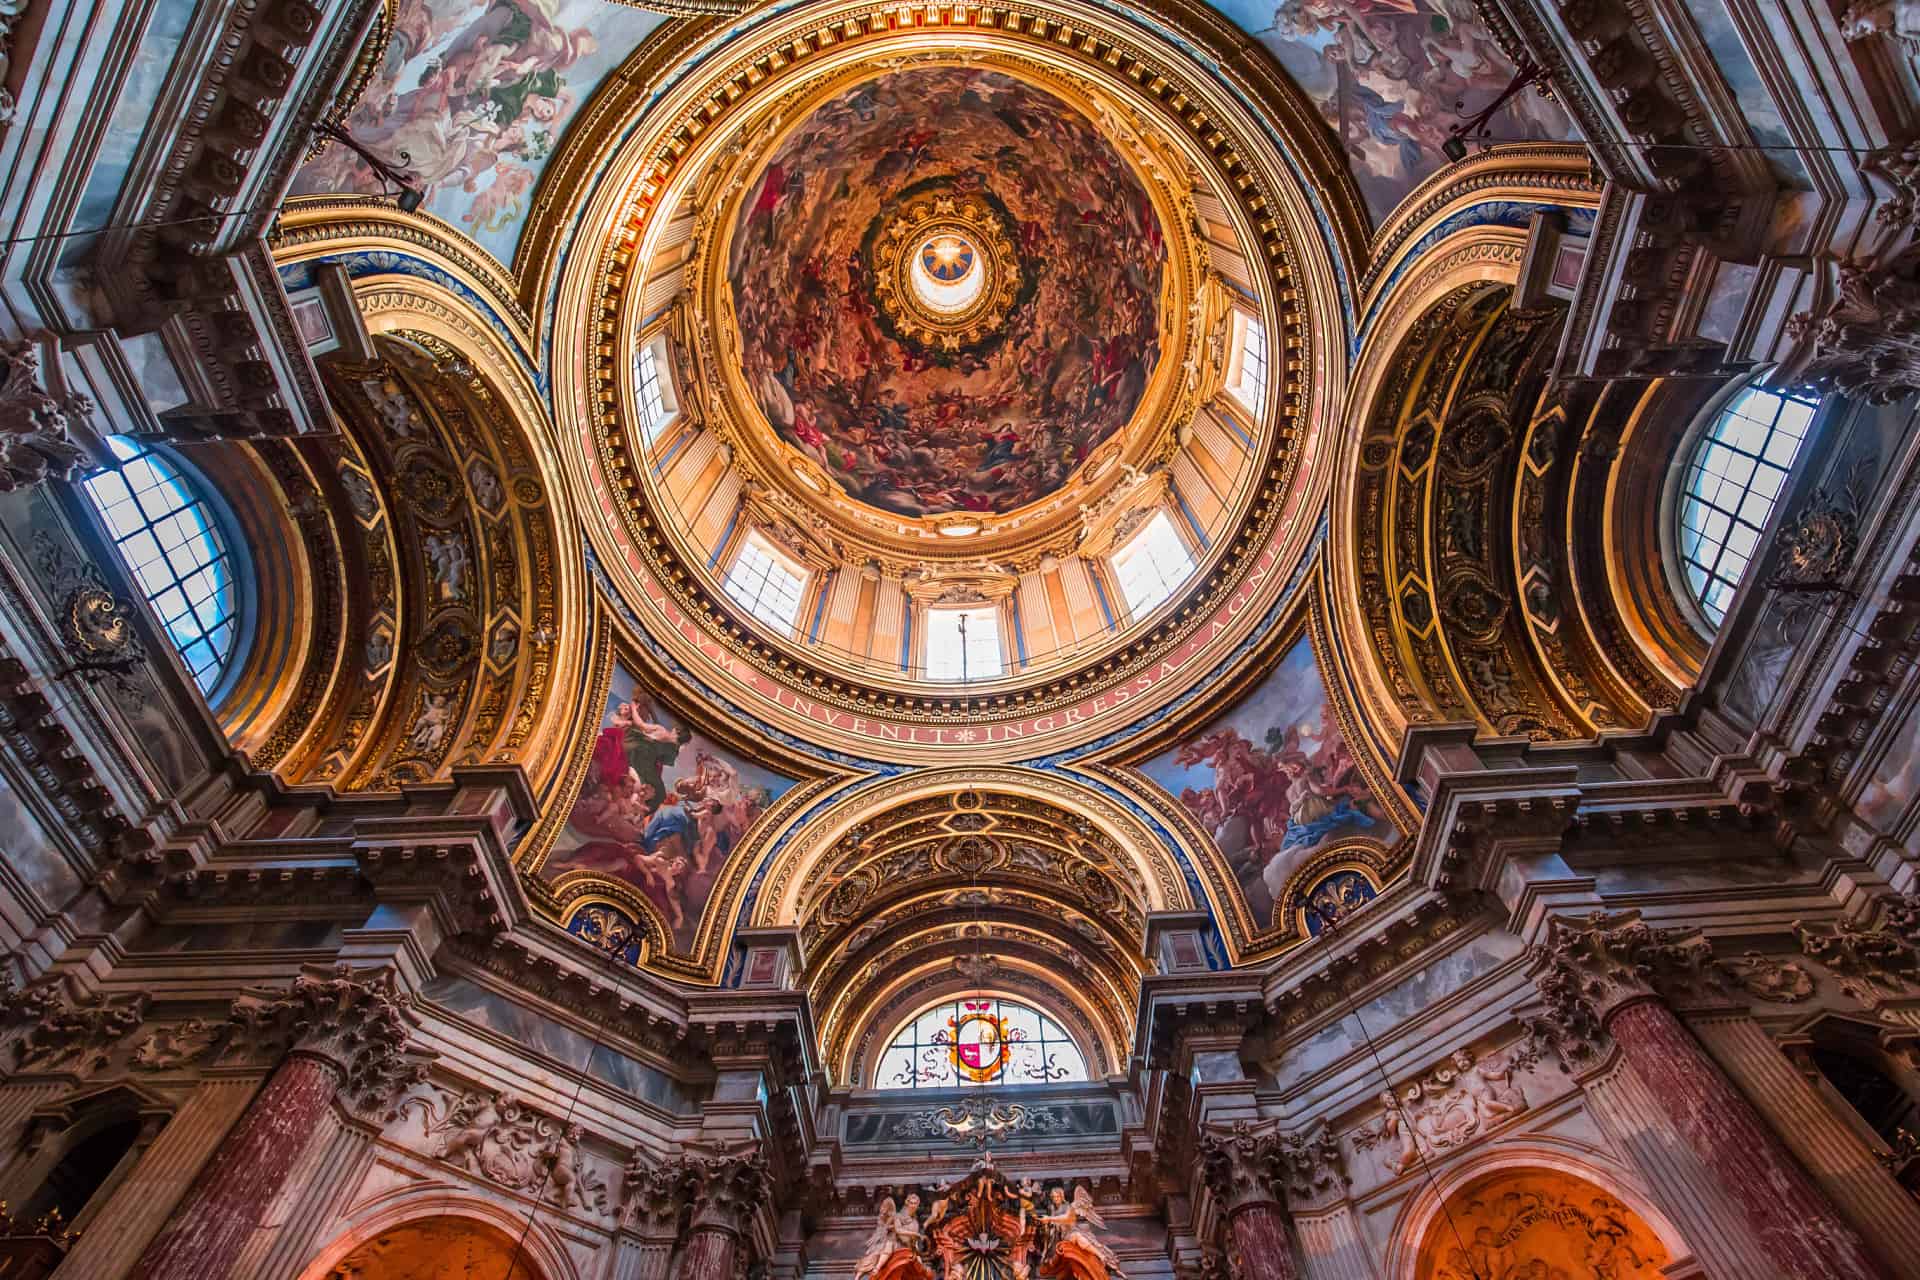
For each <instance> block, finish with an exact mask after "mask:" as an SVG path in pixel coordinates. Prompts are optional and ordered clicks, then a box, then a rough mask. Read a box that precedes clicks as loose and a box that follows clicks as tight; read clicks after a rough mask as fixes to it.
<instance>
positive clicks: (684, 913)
mask: <svg viewBox="0 0 1920 1280" xmlns="http://www.w3.org/2000/svg"><path fill="white" fill-rule="evenodd" d="M612 701H613V705H612V709H611V710H610V711H609V712H608V715H607V718H606V723H605V724H604V725H603V726H602V727H601V730H600V732H599V734H598V736H596V737H595V739H594V743H593V751H592V755H591V758H590V759H589V761H588V767H587V778H586V781H585V783H584V784H583V785H582V787H581V791H580V798H579V799H578V800H576V801H575V802H574V806H573V809H572V811H571V812H570V813H569V814H568V817H567V836H568V841H567V847H565V848H560V847H556V852H555V854H554V855H553V857H552V858H551V859H550V860H549V863H548V866H547V868H546V874H548V875H550V876H551V875H558V874H563V873H566V872H571V871H577V870H588V871H598V872H601V873H603V874H606V875H610V876H613V877H615V878H617V879H620V880H623V881H625V882H626V883H628V884H630V885H632V886H633V887H634V888H636V889H638V890H640V892H641V893H642V894H644V895H645V896H646V897H647V899H648V900H649V901H651V902H652V903H653V904H654V906H656V907H657V908H658V909H659V911H660V915H661V917H662V918H663V919H664V920H665V921H666V922H667V925H668V927H669V928H670V929H671V930H672V932H673V935H674V937H675V938H676V939H679V940H682V941H684V940H685V939H686V937H687V936H688V934H689V933H690V931H691V930H692V928H693V927H694V926H695V925H697V924H698V922H699V908H700V906H702V905H703V904H704V903H705V901H706V897H707V895H708V893H709V892H711V889H712V885H713V882H714V880H715V879H716V878H717V877H718V875H719V873H720V871H721V868H722V867H723V865H724V864H725V862H726V859H727V855H728V854H729V853H731V852H732V851H733V848H734V846H735V845H736V844H738V843H739V841H740V839H741V837H742V836H744V835H745V834H746V832H747V829H748V828H749V827H751V826H752V825H753V822H754V820H755V819H756V818H758V817H759V816H760V814H761V812H762V811H764V810H765V808H766V806H767V804H768V803H769V801H770V799H771V796H770V794H769V792H768V790H767V789H766V787H764V786H755V785H749V784H748V783H747V782H745V781H744V780H743V779H742V778H741V776H740V771H739V768H738V767H737V766H736V765H735V764H733V763H732V762H731V761H729V760H727V759H725V758H723V757H722V756H721V755H720V754H719V753H717V752H716V751H713V750H710V749H709V748H708V747H707V746H706V745H705V744H704V743H702V742H697V741H695V740H694V737H693V734H692V732H691V731H690V730H689V729H688V728H687V727H686V726H685V725H682V724H678V723H677V722H674V721H672V720H671V719H670V718H668V717H667V716H665V715H663V714H662V713H661V712H660V711H659V710H658V709H657V708H656V707H655V706H654V704H653V703H652V701H651V700H650V699H648V698H647V697H645V696H644V694H641V693H638V692H636V693H635V695H634V696H632V697H629V698H616V699H614V700H612Z"/></svg>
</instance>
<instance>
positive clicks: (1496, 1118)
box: [1354, 1046, 1539, 1174]
mask: <svg viewBox="0 0 1920 1280" xmlns="http://www.w3.org/2000/svg"><path fill="white" fill-rule="evenodd" d="M1538 1060H1539V1059H1538V1056H1537V1055H1536V1053H1535V1051H1534V1050H1533V1049H1532V1048H1531V1047H1528V1046H1516V1047H1514V1048H1512V1049H1509V1050H1508V1051H1507V1052H1505V1053H1501V1054H1495V1055H1494V1056H1492V1057H1490V1058H1485V1059H1479V1060H1476V1059H1475V1058H1474V1056H1473V1054H1472V1053H1470V1052H1468V1051H1467V1050H1465V1049H1458V1050H1455V1051H1454V1052H1453V1053H1452V1054H1450V1055H1449V1056H1448V1057H1447V1059H1446V1061H1444V1062H1442V1063H1441V1064H1440V1065H1439V1066H1437V1067H1435V1068H1434V1069H1433V1070H1432V1071H1431V1072H1430V1073H1428V1075H1427V1077H1426V1078H1425V1079H1423V1080H1415V1081H1413V1082H1412V1083H1411V1084H1409V1085H1407V1086H1406V1088H1405V1089H1404V1090H1402V1091H1401V1092H1400V1094H1399V1095H1398V1097H1396V1096H1395V1095H1394V1094H1393V1092H1392V1091H1391V1090H1388V1091H1383V1092H1382V1093H1381V1094H1380V1095H1379V1103H1380V1106H1381V1107H1382V1109H1383V1110H1382V1113H1381V1116H1380V1118H1379V1119H1378V1120H1377V1121H1375V1122H1374V1123H1373V1125H1372V1126H1371V1127H1369V1128H1365V1129H1362V1130H1360V1131H1359V1132H1358V1133H1357V1134H1356V1135H1355V1139H1354V1145H1355V1146H1356V1147H1357V1148H1358V1149H1359V1150H1361V1151H1368V1150H1374V1149H1378V1150H1379V1152H1380V1162H1381V1164H1382V1166H1383V1167H1384V1168H1385V1169H1386V1171H1387V1172H1388V1173H1389V1174H1402V1173H1406V1172H1407V1171H1408V1170H1410V1169H1412V1168H1414V1167H1415V1166H1417V1165H1418V1164H1419V1163H1420V1159H1421V1156H1422V1155H1423V1154H1425V1153H1429V1152H1438V1151H1450V1150H1452V1149H1453V1148H1455V1147H1459V1146H1463V1145H1465V1144H1466V1143H1468V1142H1471V1141H1472V1140H1473V1139H1474V1138H1476V1137H1478V1136H1479V1135H1480V1134H1482V1133H1484V1132H1486V1131H1487V1130H1488V1129H1491V1128H1492V1127H1493V1126H1495V1125H1497V1124H1499V1123H1500V1122H1501V1121H1502V1120H1505V1119H1506V1118H1507V1117H1509V1116H1515V1115H1519V1114H1520V1113H1521V1112H1523V1111H1525V1110H1526V1109H1527V1096H1526V1094H1525V1093H1523V1092H1521V1089H1520V1085H1519V1082H1518V1081H1517V1080H1516V1078H1515V1077H1516V1076H1517V1075H1518V1074H1519V1073H1520V1072H1522V1071H1525V1070H1527V1069H1529V1068H1531V1067H1532V1066H1533V1065H1534V1063H1535V1062H1537V1061H1538Z"/></svg>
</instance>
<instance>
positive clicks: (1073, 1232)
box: [1040, 1186, 1121, 1280]
mask: <svg viewBox="0 0 1920 1280" xmlns="http://www.w3.org/2000/svg"><path fill="white" fill-rule="evenodd" d="M1047 1208H1048V1209H1049V1210H1050V1212H1047V1213H1043V1214H1041V1215H1040V1223H1041V1225H1042V1226H1045V1227H1047V1228H1048V1229H1049V1232H1050V1235H1051V1239H1052V1243H1051V1244H1050V1245H1049V1246H1048V1247H1047V1251H1046V1254H1045V1256H1044V1257H1043V1258H1042V1260H1041V1263H1040V1275H1041V1276H1042V1277H1045V1278H1046V1280H1109V1277H1120V1275H1121V1271H1120V1259H1119V1258H1117V1257H1115V1256H1114V1252H1113V1250H1111V1249H1109V1248H1108V1247H1107V1246H1106V1245H1105V1244H1103V1243H1102V1242H1101V1241H1100V1240H1099V1239H1098V1238H1097V1237H1096V1236H1095V1235H1094V1234H1093V1232H1094V1228H1096V1227H1104V1226H1106V1225H1107V1223H1106V1220H1105V1219H1104V1218H1102V1217H1101V1216H1100V1214H1099V1213H1098V1212H1097V1211H1096V1210H1095V1209H1094V1207H1093V1197H1092V1196H1091V1195H1090V1194H1088V1192H1087V1189H1086V1187H1085V1186H1077V1187H1075V1188H1074V1189H1073V1199H1072V1200H1068V1199H1067V1193H1066V1191H1065V1190H1064V1189H1063V1188H1060V1187H1055V1188H1054V1189H1053V1190H1052V1191H1050V1192H1048V1193H1047Z"/></svg>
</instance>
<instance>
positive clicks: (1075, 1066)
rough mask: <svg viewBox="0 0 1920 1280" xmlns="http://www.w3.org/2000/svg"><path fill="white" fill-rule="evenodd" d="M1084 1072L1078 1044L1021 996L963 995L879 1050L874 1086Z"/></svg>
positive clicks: (994, 1081)
mask: <svg viewBox="0 0 1920 1280" xmlns="http://www.w3.org/2000/svg"><path fill="white" fill-rule="evenodd" d="M1086 1078H1087V1062H1086V1059H1085V1057H1083V1056H1082V1055H1081V1053H1080V1047H1079V1046H1078V1045H1076V1044H1075V1043H1074V1042H1073V1037H1072V1036H1070V1035H1068V1034H1067V1032H1066V1029H1065V1028H1063V1027H1062V1026H1061V1025H1060V1024H1059V1023H1058V1022H1055V1021H1054V1020H1053V1019H1052V1018H1051V1017H1049V1016H1048V1015H1046V1014H1044V1013H1042V1012H1040V1010H1038V1009H1036V1008H1034V1007H1033V1006H1032V1005H1029V1004H1023V1003H1021V1002H1020V1001H1018V1000H1003V999H1001V998H1000V997H998V996H964V997H962V998H960V999H958V1000H943V1001H941V1002H940V1003H939V1004H936V1005H934V1006H932V1007H931V1008H928V1009H923V1010H922V1011H921V1012H919V1013H918V1014H915V1015H914V1016H913V1017H912V1018H909V1019H908V1020H907V1023H906V1025H905V1026H903V1027H901V1028H900V1029H899V1030H898V1031H896V1032H895V1033H894V1035H893V1039H892V1040H890V1041H889V1042H888V1044H887V1049H886V1052H884V1053H882V1054H881V1055H880V1060H879V1065H878V1066H876V1067H875V1069H874V1073H873V1087H874V1088H876V1089H947V1088H956V1087H961V1086H966V1085H1015V1084H1049V1083H1058V1082H1060V1081H1076V1080H1085V1079H1086Z"/></svg>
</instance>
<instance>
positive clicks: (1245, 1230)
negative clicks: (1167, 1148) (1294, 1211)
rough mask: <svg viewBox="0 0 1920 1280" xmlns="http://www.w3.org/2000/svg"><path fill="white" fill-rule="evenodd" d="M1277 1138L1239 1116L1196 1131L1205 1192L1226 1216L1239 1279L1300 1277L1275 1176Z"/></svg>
mask: <svg viewBox="0 0 1920 1280" xmlns="http://www.w3.org/2000/svg"><path fill="white" fill-rule="evenodd" d="M1278 1144H1279V1138H1278V1136H1277V1135H1276V1134H1274V1133H1273V1132H1271V1131H1270V1130H1265V1129H1262V1128H1261V1127H1258V1126H1255V1125H1251V1124H1248V1123H1247V1122H1246V1121H1244V1120H1241V1121H1237V1122H1235V1124H1234V1125H1233V1127H1232V1128H1231V1129H1228V1130H1224V1131H1223V1130H1219V1129H1209V1130H1206V1131H1204V1132H1202V1133H1201V1135H1200V1144H1199V1150H1200V1165H1201V1171H1202V1173H1203V1174H1204V1176H1205V1178H1206V1182H1207V1190H1208V1191H1209V1192H1210V1193H1211V1194H1212V1196H1213V1200H1214V1203H1215V1204H1216V1205H1218V1206H1219V1209H1220V1212H1221V1213H1222V1214H1223V1215H1224V1216H1225V1217H1226V1220H1227V1232H1228V1234H1229V1235H1230V1236H1231V1237H1232V1239H1233V1250H1234V1252H1235V1253H1237V1254H1238V1255H1239V1257H1240V1270H1239V1275H1240V1276H1241V1277H1242V1280H1301V1278H1300V1268H1299V1265H1298V1263H1296V1262H1295V1261H1294V1253H1293V1240H1292V1233H1291V1232H1289V1231H1288V1230H1287V1213H1286V1210H1285V1209H1284V1208H1283V1207H1282V1206H1281V1203H1280V1191H1279V1188H1278V1186H1277V1185H1276V1180H1275V1168H1274V1165H1275V1161H1276V1158H1277V1154H1278Z"/></svg>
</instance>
